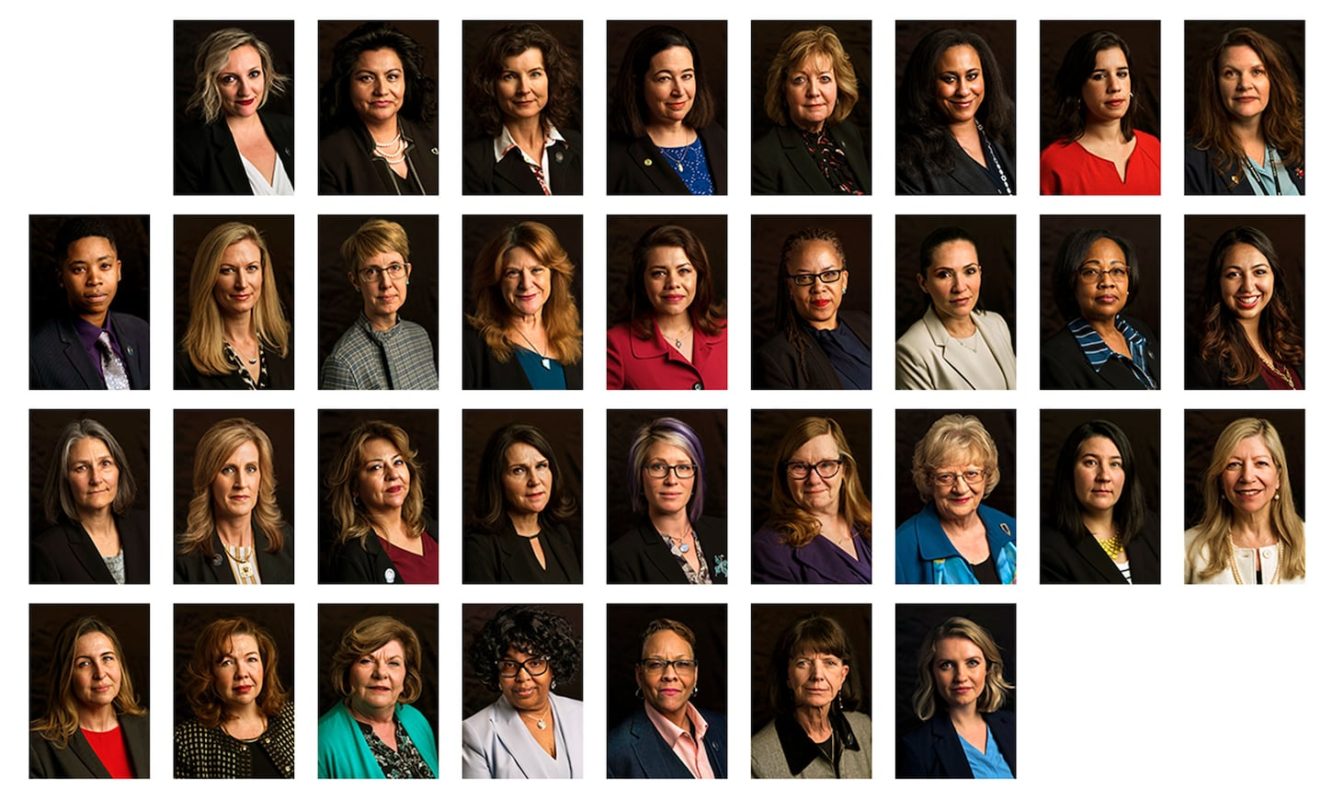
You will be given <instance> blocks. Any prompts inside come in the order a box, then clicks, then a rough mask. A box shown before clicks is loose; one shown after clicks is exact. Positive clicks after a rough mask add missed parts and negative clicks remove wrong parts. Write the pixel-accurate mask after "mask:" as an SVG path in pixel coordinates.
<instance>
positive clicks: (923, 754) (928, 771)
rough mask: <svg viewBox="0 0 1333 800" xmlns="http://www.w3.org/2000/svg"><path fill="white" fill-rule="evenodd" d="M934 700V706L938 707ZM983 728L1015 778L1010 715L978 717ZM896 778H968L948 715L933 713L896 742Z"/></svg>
mask: <svg viewBox="0 0 1333 800" xmlns="http://www.w3.org/2000/svg"><path fill="white" fill-rule="evenodd" d="M940 702H941V701H940V700H939V699H938V698H937V699H936V700H935V704H936V705H937V706H938V705H939V704H940ZM981 716H982V717H984V718H985V720H986V727H988V728H990V732H991V735H992V736H994V737H995V745H996V746H997V747H999V748H1000V755H1002V756H1004V760H1005V763H1007V764H1008V765H1009V771H1010V772H1012V773H1013V774H1014V776H1015V777H1017V776H1018V749H1017V737H1016V735H1015V734H1016V725H1015V723H1014V714H1013V712H1012V711H1004V710H1000V711H996V712H995V713H993V714H982V715H981ZM898 777H899V778H971V777H973V775H972V767H971V766H970V765H969V764H968V763H967V754H966V753H964V752H963V744H962V742H960V741H958V732H957V731H956V730H955V729H954V727H953V723H952V722H950V721H949V715H948V714H946V713H943V712H937V713H936V714H935V716H933V717H931V718H930V719H929V720H927V721H926V722H924V723H922V724H921V727H919V728H917V729H916V730H914V731H912V732H911V733H909V734H907V735H906V736H903V737H902V738H901V739H899V740H898Z"/></svg>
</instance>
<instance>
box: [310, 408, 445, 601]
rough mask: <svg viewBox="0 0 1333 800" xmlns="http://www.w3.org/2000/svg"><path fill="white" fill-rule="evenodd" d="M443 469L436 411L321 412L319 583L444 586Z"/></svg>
mask: <svg viewBox="0 0 1333 800" xmlns="http://www.w3.org/2000/svg"><path fill="white" fill-rule="evenodd" d="M439 464H440V457H439V412H438V411H437V410H436V409H433V408H426V409H394V410H381V409H375V410H345V409H336V410H335V409H320V412H319V494H320V497H321V498H322V500H323V501H322V502H321V503H320V506H319V531H320V533H319V553H320V559H319V580H320V583H380V584H402V583H408V584H415V583H424V584H435V583H439V580H440V557H439V549H440V548H439V537H440V532H439V527H438V525H437V524H436V517H435V514H436V513H437V512H436V510H437V509H438V508H439V507H440V497H439V482H438V480H437V472H436V471H437V469H439Z"/></svg>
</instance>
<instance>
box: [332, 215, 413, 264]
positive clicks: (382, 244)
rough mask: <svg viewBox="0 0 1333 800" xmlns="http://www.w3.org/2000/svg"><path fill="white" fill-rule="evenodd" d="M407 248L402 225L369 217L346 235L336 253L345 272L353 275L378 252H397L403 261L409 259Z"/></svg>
mask: <svg viewBox="0 0 1333 800" xmlns="http://www.w3.org/2000/svg"><path fill="white" fill-rule="evenodd" d="M408 250H409V246H408V243H407V231H405V230H403V226H402V225H399V224H398V223H397V222H390V221H389V220H387V219H370V220H366V222H365V223H364V224H362V225H361V227H359V228H357V229H356V233H354V234H352V235H351V236H348V237H347V239H346V241H344V242H343V243H342V246H341V247H340V248H339V250H338V253H339V255H341V256H342V260H343V264H344V265H345V266H346V267H347V272H348V273H349V274H351V275H352V276H353V277H355V273H356V271H357V270H358V269H360V267H361V265H362V264H364V263H366V261H367V260H369V259H370V258H372V257H374V256H377V255H379V254H380V253H397V254H398V255H400V256H402V257H403V262H404V263H406V262H408V261H411V260H412V259H411V253H409V252H408Z"/></svg>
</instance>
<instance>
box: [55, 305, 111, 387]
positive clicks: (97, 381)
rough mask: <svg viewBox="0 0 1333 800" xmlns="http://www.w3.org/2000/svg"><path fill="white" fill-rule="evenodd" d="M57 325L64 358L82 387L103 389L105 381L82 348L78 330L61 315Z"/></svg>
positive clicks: (70, 321)
mask: <svg viewBox="0 0 1333 800" xmlns="http://www.w3.org/2000/svg"><path fill="white" fill-rule="evenodd" d="M59 327H60V341H62V342H64V344H65V359H66V360H67V361H68V362H69V365H70V368H71V369H73V370H74V372H75V373H76V374H77V375H78V376H79V379H80V380H82V381H83V386H84V388H85V389H105V388H106V382H105V381H103V380H102V376H101V375H99V374H98V373H97V370H96V369H94V368H93V365H92V362H90V361H89V360H88V352H87V351H86V350H84V349H83V341H82V340H81V339H79V332H78V331H77V330H75V329H74V322H73V321H72V320H70V319H68V318H64V317H62V318H61V319H60V322H59Z"/></svg>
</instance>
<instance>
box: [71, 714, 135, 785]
mask: <svg viewBox="0 0 1333 800" xmlns="http://www.w3.org/2000/svg"><path fill="white" fill-rule="evenodd" d="M79 731H80V732H82V733H83V738H85V739H87V740H88V745H89V746H90V747H92V749H93V753H94V754H96V756H97V760H98V761H101V762H102V766H103V767H106V771H107V772H108V773H110V775H111V777H113V778H133V777H134V768H133V767H131V766H130V754H129V751H127V750H126V749H125V737H124V736H122V735H121V731H120V726H119V725H117V726H116V727H114V728H112V729H111V730H109V731H90V730H88V729H87V728H80V729H79Z"/></svg>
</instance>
